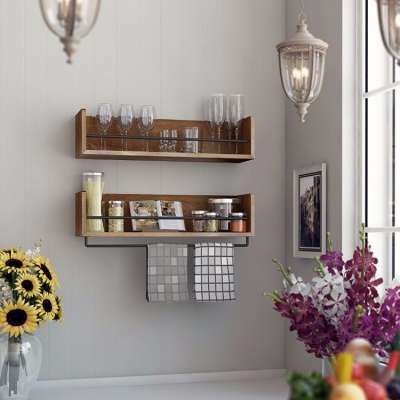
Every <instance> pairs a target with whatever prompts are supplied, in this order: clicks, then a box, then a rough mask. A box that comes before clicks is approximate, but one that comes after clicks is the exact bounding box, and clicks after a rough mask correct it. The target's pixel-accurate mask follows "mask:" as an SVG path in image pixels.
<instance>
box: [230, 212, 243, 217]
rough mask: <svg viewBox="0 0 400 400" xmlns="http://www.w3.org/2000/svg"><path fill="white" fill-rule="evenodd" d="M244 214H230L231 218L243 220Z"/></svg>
mask: <svg viewBox="0 0 400 400" xmlns="http://www.w3.org/2000/svg"><path fill="white" fill-rule="evenodd" d="M245 216H246V214H245V213H244V212H233V213H231V217H233V218H244V217H245Z"/></svg>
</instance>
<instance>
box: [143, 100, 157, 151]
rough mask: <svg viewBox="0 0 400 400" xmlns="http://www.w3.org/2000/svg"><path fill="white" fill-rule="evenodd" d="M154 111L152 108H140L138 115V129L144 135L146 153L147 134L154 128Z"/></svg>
mask: <svg viewBox="0 0 400 400" xmlns="http://www.w3.org/2000/svg"><path fill="white" fill-rule="evenodd" d="M155 115H156V110H155V107H154V106H142V108H141V110H140V115H139V128H140V130H141V131H142V132H143V133H144V137H145V138H146V139H147V140H146V151H149V140H148V137H149V132H150V131H151V130H152V129H153V127H154V119H155Z"/></svg>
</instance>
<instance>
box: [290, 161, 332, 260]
mask: <svg viewBox="0 0 400 400" xmlns="http://www.w3.org/2000/svg"><path fill="white" fill-rule="evenodd" d="M325 252H326V164H325V163H324V164H320V165H315V166H312V167H309V168H305V169H301V170H295V171H294V173H293V256H294V257H298V258H314V257H319V256H320V255H321V254H325Z"/></svg>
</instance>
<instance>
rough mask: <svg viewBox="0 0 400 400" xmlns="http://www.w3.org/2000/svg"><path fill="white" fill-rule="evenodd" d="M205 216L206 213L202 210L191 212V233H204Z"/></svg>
mask: <svg viewBox="0 0 400 400" xmlns="http://www.w3.org/2000/svg"><path fill="white" fill-rule="evenodd" d="M205 214H207V211H204V210H193V211H192V218H193V219H192V223H193V232H206V220H205V219H204V216H205Z"/></svg>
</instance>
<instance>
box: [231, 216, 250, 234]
mask: <svg viewBox="0 0 400 400" xmlns="http://www.w3.org/2000/svg"><path fill="white" fill-rule="evenodd" d="M231 218H232V220H231V221H230V222H231V227H230V228H231V229H230V230H231V232H237V233H244V232H246V231H247V230H246V214H245V213H243V212H233V213H232V214H231Z"/></svg>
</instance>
